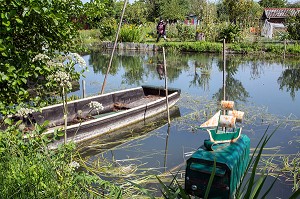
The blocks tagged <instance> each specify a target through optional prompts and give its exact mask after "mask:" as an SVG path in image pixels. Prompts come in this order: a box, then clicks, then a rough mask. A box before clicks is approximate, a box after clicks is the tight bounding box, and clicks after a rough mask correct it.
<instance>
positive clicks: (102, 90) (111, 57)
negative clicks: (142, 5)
mask: <svg viewBox="0 0 300 199" xmlns="http://www.w3.org/2000/svg"><path fill="white" fill-rule="evenodd" d="M126 4H127V0H125V1H124V5H123V10H122V14H121V18H120V22H119V27H118V31H117V33H116V38H115V43H114V47H113V49H112V51H111V55H110V60H109V64H108V68H107V71H106V74H105V77H104V81H103V84H102V88H101V94H103V93H104V88H105V85H106V79H107V76H108V74H109V70H110V67H111V64H112V60H113V56H114V52H115V49H116V46H117V41H118V37H119V33H120V29H121V25H122V21H123V16H124V12H125V8H126Z"/></svg>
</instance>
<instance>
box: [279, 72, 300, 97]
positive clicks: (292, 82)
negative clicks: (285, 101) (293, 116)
mask: <svg viewBox="0 0 300 199" xmlns="http://www.w3.org/2000/svg"><path fill="white" fill-rule="evenodd" d="M277 82H278V84H279V88H280V89H281V90H283V89H284V88H285V89H286V91H287V92H290V95H291V97H292V99H293V100H294V99H295V96H296V92H297V91H298V90H299V89H300V69H299V67H294V68H288V69H285V70H284V71H283V72H282V73H281V76H280V77H279V78H278V80H277Z"/></svg>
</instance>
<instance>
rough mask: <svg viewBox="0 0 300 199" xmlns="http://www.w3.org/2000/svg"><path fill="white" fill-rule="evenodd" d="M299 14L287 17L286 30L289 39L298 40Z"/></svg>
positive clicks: (299, 31)
mask: <svg viewBox="0 0 300 199" xmlns="http://www.w3.org/2000/svg"><path fill="white" fill-rule="evenodd" d="M299 27H300V14H298V15H296V16H291V17H289V18H288V19H287V30H288V32H289V35H290V37H291V39H294V40H300V28H299Z"/></svg>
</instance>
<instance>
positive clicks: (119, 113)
mask: <svg viewBox="0 0 300 199" xmlns="http://www.w3.org/2000/svg"><path fill="white" fill-rule="evenodd" d="M140 88H142V87H140ZM135 89H137V88H135ZM126 90H127V91H128V89H126ZM130 90H134V89H130ZM123 91H125V90H123ZM110 94H112V93H110ZM177 95H178V99H177V98H176V96H177ZM98 97H99V96H98ZM174 97H175V98H174ZM179 97H180V92H178V91H175V92H174V93H172V94H169V95H168V98H174V100H173V101H175V102H174V103H173V104H175V103H176V102H177V101H178V100H179ZM84 99H86V98H84ZM165 100H166V97H165V96H164V97H161V98H160V99H157V100H155V101H152V102H149V103H146V104H143V105H139V106H137V107H134V108H130V109H128V110H123V111H120V112H117V113H115V114H112V115H106V116H103V117H101V118H95V119H91V120H88V121H84V122H81V123H77V124H72V125H69V126H67V131H68V130H72V129H74V128H80V127H82V126H85V125H89V124H92V123H96V122H100V121H101V120H103V121H104V120H107V119H110V118H113V117H118V116H121V115H125V114H128V113H130V112H134V111H136V110H139V109H145V108H146V107H147V106H151V105H155V104H159V103H161V102H163V101H165ZM160 112H162V111H160ZM158 113H159V112H158ZM152 115H154V114H152ZM152 115H151V116H152ZM148 117H150V116H148ZM146 118H147V117H146ZM136 121H139V120H136ZM122 126H125V125H122ZM59 128H61V127H59ZM59 128H57V127H53V128H52V129H51V130H48V131H47V132H45V133H43V134H44V135H49V134H53V133H54V131H55V130H56V129H59ZM118 128H121V127H118ZM116 129H117V128H116Z"/></svg>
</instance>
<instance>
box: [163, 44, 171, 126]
mask: <svg viewBox="0 0 300 199" xmlns="http://www.w3.org/2000/svg"><path fill="white" fill-rule="evenodd" d="M163 56H164V70H165V90H166V105H167V113H168V126H170V124H171V120H170V110H169V98H168V97H169V96H168V95H169V93H168V73H167V62H166V54H165V47H163Z"/></svg>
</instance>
